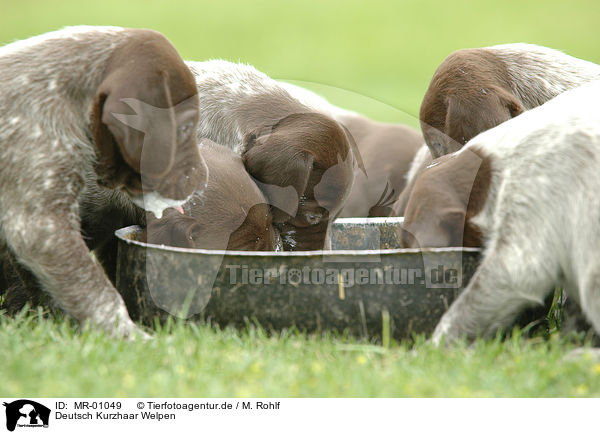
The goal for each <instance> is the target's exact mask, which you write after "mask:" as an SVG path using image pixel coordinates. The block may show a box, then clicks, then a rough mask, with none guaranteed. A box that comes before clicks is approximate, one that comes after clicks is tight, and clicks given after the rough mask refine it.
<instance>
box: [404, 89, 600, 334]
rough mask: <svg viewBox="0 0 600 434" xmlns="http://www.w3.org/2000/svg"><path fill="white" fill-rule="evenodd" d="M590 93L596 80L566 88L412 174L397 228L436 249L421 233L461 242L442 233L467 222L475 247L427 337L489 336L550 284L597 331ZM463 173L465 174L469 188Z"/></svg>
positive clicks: (598, 213)
mask: <svg viewBox="0 0 600 434" xmlns="http://www.w3.org/2000/svg"><path fill="white" fill-rule="evenodd" d="M599 98H600V81H595V82H591V83H588V84H585V85H582V86H581V87H579V88H576V89H573V90H570V91H567V92H565V93H564V94H562V95H559V96H557V97H556V98H555V99H553V100H551V101H549V102H547V103H546V104H544V105H542V106H540V107H537V108H535V109H532V110H529V111H527V112H525V113H523V114H522V115H520V116H518V117H516V118H514V119H511V120H509V121H507V122H506V123H504V124H502V125H499V126H497V127H495V128H493V129H491V130H488V131H486V132H484V133H482V134H480V135H478V136H477V137H475V138H474V139H472V140H471V141H470V142H469V143H467V145H466V146H465V147H464V148H463V149H461V150H460V151H458V152H456V153H453V154H449V155H447V156H445V157H442V158H440V159H438V160H435V161H434V164H436V163H437V164H436V165H434V166H433V167H429V168H427V169H426V170H425V171H424V172H423V174H422V175H421V176H419V177H418V178H417V182H416V185H415V190H414V192H415V194H414V195H413V196H414V197H411V199H410V200H409V203H408V207H407V212H406V221H405V224H406V229H407V230H410V232H412V235H413V236H414V237H415V238H416V241H417V242H419V244H420V246H421V247H426V246H428V245H440V243H437V242H436V240H432V239H431V236H432V235H431V234H439V239H440V240H442V245H448V244H455V245H456V244H458V243H460V241H461V240H460V239H459V240H453V238H452V236H451V234H453V233H456V232H462V228H463V227H467V228H469V227H472V228H473V229H474V230H475V231H477V233H478V234H479V238H480V242H481V244H482V245H483V248H484V251H483V257H482V261H481V263H480V265H479V267H478V269H477V272H476V273H475V274H474V276H473V277H472V279H471V280H470V282H469V284H468V286H467V287H466V288H465V290H464V291H463V292H462V293H461V294H460V296H459V297H458V298H457V299H456V301H455V302H454V303H453V304H452V306H450V309H449V310H448V311H447V312H446V313H445V314H444V316H443V317H442V319H441V320H440V322H439V324H438V325H437V327H436V329H435V332H434V334H433V341H434V342H436V343H439V342H441V341H442V340H443V339H445V341H446V343H448V342H449V341H451V340H455V339H458V338H460V337H461V336H467V337H469V338H474V337H476V336H483V337H486V336H491V335H493V334H494V333H495V331H496V330H497V329H498V328H502V327H506V326H507V325H510V324H511V323H512V321H513V320H514V319H515V317H516V316H517V315H518V314H519V313H520V312H521V311H522V310H523V309H524V308H525V307H527V306H528V305H535V304H542V303H543V300H544V298H545V297H546V296H547V295H548V294H549V293H550V292H551V291H552V290H553V288H555V287H556V286H560V287H563V288H564V289H565V290H566V292H567V294H568V297H569V298H571V299H572V300H575V301H576V302H577V303H579V304H580V306H581V308H582V310H583V312H584V313H585V314H586V316H587V318H588V319H589V320H590V322H591V323H592V325H593V326H594V329H595V330H596V332H600V294H599V292H598V288H599V287H600V272H599V271H598V270H599V269H600V268H599V267H598V266H597V264H596V262H598V261H597V260H596V259H595V255H594V252H597V251H598V249H599V248H600V230H599V228H598V221H600V200H599V198H598V194H597V192H598V190H599V189H600V159H599V158H598V155H599V153H600V106H599V103H598V101H599ZM461 172H462V173H461ZM467 172H468V173H470V175H466V173H467ZM429 173H431V176H428V175H429ZM467 177H471V178H472V179H474V182H473V189H472V190H471V191H470V194H465V193H466V192H467V191H468V188H466V187H467V184H468V182H465V179H466V178H467ZM432 180H435V181H438V182H437V183H432V182H431V181H432ZM417 194H418V195H419V196H416V195H417ZM466 197H467V198H469V199H468V200H465V198H466ZM413 199H414V200H413ZM467 202H468V204H467ZM453 216H457V217H462V219H461V218H453ZM448 217H449V218H448ZM461 220H463V221H461ZM465 222H466V226H465ZM465 233H466V231H465ZM428 237H429V238H428ZM448 240H450V241H448Z"/></svg>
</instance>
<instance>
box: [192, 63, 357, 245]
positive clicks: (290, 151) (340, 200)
mask: <svg viewBox="0 0 600 434" xmlns="http://www.w3.org/2000/svg"><path fill="white" fill-rule="evenodd" d="M187 65H188V66H189V67H190V69H191V71H192V72H193V73H194V75H195V77H196V83H197V86H198V94H199V99H200V112H201V113H202V116H201V118H200V124H199V129H198V138H199V139H202V138H208V139H210V140H213V141H215V142H217V143H221V144H223V145H225V146H227V147H230V148H231V149H233V150H234V151H235V152H237V153H239V154H240V155H242V157H243V161H244V165H245V167H246V170H247V171H248V173H250V175H251V176H252V177H253V178H254V179H256V180H257V182H259V183H260V186H261V189H262V190H263V192H264V194H265V196H266V197H267V199H268V200H269V203H270V204H271V205H272V208H273V210H272V215H273V222H274V224H275V225H276V226H277V228H278V229H279V230H280V231H281V235H282V238H283V240H284V248H285V249H286V250H299V249H303V250H304V249H306V250H315V249H322V248H323V247H325V245H326V244H327V242H326V240H327V239H328V232H329V227H330V222H331V221H332V220H333V219H334V218H335V217H336V216H337V215H338V214H339V212H340V210H341V208H342V206H343V204H344V201H345V199H346V197H347V196H348V193H349V191H350V188H351V186H352V181H353V166H354V164H355V159H356V158H357V155H358V152H357V151H356V150H355V144H354V142H353V140H352V139H351V137H350V135H349V134H348V133H347V132H346V131H345V130H344V129H343V127H342V126H341V125H340V124H339V123H338V122H337V121H335V120H334V119H332V118H331V117H330V116H327V115H324V114H321V113H317V112H316V111H315V110H313V109H312V108H310V107H308V106H306V105H305V104H303V103H302V102H301V101H299V100H298V99H297V98H294V97H293V96H292V95H291V94H290V93H289V92H288V91H287V90H286V89H285V88H284V87H283V86H282V85H281V84H280V83H278V82H276V81H275V80H272V79H271V78H269V77H267V76H266V75H265V74H262V73H260V72H258V71H257V70H256V69H254V68H252V67H250V66H247V65H240V64H234V63H230V62H225V61H222V60H212V61H207V62H187ZM285 187H293V189H286V188H285ZM290 193H291V195H290ZM290 209H294V213H293V214H290V213H289V212H286V210H287V211H289V210H290Z"/></svg>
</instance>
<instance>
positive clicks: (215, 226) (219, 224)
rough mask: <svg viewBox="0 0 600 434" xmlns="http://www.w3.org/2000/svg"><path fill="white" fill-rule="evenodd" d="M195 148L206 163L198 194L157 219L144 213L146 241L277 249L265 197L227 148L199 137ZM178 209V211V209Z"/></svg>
mask: <svg viewBox="0 0 600 434" xmlns="http://www.w3.org/2000/svg"><path fill="white" fill-rule="evenodd" d="M200 154H201V156H202V157H203V158H204V161H206V164H207V166H208V168H209V176H208V183H207V186H206V188H204V189H203V193H202V195H201V196H200V197H193V198H192V199H190V200H189V201H187V202H186V203H185V204H184V205H183V207H182V209H181V210H180V211H176V210H174V209H169V210H167V211H166V212H165V215H164V216H163V217H162V218H161V219H157V218H155V217H154V216H153V215H152V214H149V215H148V217H147V223H148V226H147V230H146V233H147V241H148V242H149V243H152V244H166V245H171V246H176V247H184V248H195V249H212V250H263V251H276V250H281V248H282V246H281V240H280V237H279V234H278V233H277V231H276V230H275V229H274V228H273V223H272V216H271V213H270V210H269V205H268V203H267V200H266V198H265V197H264V195H263V194H262V192H261V191H260V189H259V188H258V186H257V185H256V184H255V183H254V181H253V180H252V178H251V177H250V175H248V173H247V172H246V170H245V169H244V165H243V163H242V159H241V157H240V156H239V155H238V154H236V153H234V152H233V151H232V150H231V149H229V148H226V147H224V146H221V145H217V144H216V143H214V142H211V141H209V140H206V139H205V140H203V142H202V145H201V147H200ZM181 211H183V213H182V212H181Z"/></svg>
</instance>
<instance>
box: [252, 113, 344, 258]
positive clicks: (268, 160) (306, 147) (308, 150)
mask: <svg viewBox="0 0 600 434" xmlns="http://www.w3.org/2000/svg"><path fill="white" fill-rule="evenodd" d="M243 160H244V165H245V166H246V169H247V170H248V172H249V173H250V175H252V177H253V178H255V179H256V180H257V181H259V182H260V183H261V185H264V186H265V188H264V191H265V194H266V196H267V197H268V199H269V202H270V203H271V204H272V209H273V211H272V213H273V222H274V223H275V225H276V227H277V228H278V229H279V230H280V232H281V236H282V239H283V242H284V249H285V250H317V249H322V248H324V247H326V238H327V235H328V232H329V226H330V223H331V222H332V221H333V220H334V219H335V218H336V217H337V216H338V214H339V213H340V211H341V209H342V206H343V205H344V201H345V199H346V197H347V196H348V194H349V192H350V188H351V186H352V181H353V177H354V174H353V166H354V160H353V157H352V154H351V151H350V145H349V143H348V136H347V135H346V133H345V132H344V130H343V128H342V127H341V126H340V125H339V124H338V123H337V122H335V121H333V120H332V119H330V118H329V117H327V116H325V115H322V114H320V113H294V114H291V115H289V116H287V117H285V118H283V119H281V120H280V121H279V122H277V123H276V124H275V125H273V126H272V127H268V128H260V129H258V130H255V131H253V132H251V133H250V134H249V135H248V136H247V137H246V141H245V148H244V153H243ZM288 186H292V187H293V189H294V190H295V193H296V195H297V196H296V197H297V198H298V207H297V210H296V212H295V213H293V214H290V213H289V212H286V211H285V210H284V209H282V208H281V207H280V206H278V204H286V203H288V202H289V200H290V199H292V198H294V196H293V195H290V190H289V189H285V188H284V187H288ZM277 187H279V188H277Z"/></svg>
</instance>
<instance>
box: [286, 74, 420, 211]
mask: <svg viewBox="0 0 600 434" xmlns="http://www.w3.org/2000/svg"><path fill="white" fill-rule="evenodd" d="M280 84H281V85H282V86H283V87H284V88H285V89H286V90H287V91H288V92H289V93H290V94H291V95H293V96H294V97H295V98H297V99H298V100H299V101H301V102H302V103H303V104H305V105H306V106H307V107H311V108H312V109H314V110H316V111H318V112H320V113H323V114H326V115H328V116H331V117H332V118H333V119H335V120H336V121H338V122H339V123H341V124H342V125H343V126H344V127H345V128H346V129H347V130H348V131H349V133H350V136H352V138H353V139H354V140H355V142H356V147H357V148H358V153H359V154H360V157H361V159H362V165H361V166H362V167H358V168H355V170H354V183H353V184H352V189H351V190H350V194H349V195H348V199H346V202H345V204H344V208H343V209H342V212H341V213H340V217H386V216H389V215H393V211H392V204H394V202H396V200H397V199H398V196H399V195H400V193H401V192H402V191H403V190H404V187H405V184H406V176H407V175H406V174H407V172H408V170H409V168H410V167H411V163H412V161H413V159H414V157H415V153H416V152H417V151H418V150H419V149H420V147H421V145H422V144H423V136H422V135H421V134H420V133H419V132H417V131H415V130H414V129H412V128H410V127H408V126H406V125H401V124H390V123H383V122H377V121H373V120H371V119H369V118H367V117H366V116H363V115H361V114H359V113H355V112H352V111H350V110H346V109H343V108H341V107H337V106H334V105H333V104H331V103H330V102H329V101H327V100H326V99H325V98H323V97H322V96H320V95H317V94H316V93H314V92H311V91H309V90H307V89H305V88H303V87H300V86H296V85H294V84H291V83H285V82H282V83H280Z"/></svg>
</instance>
